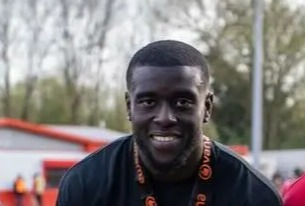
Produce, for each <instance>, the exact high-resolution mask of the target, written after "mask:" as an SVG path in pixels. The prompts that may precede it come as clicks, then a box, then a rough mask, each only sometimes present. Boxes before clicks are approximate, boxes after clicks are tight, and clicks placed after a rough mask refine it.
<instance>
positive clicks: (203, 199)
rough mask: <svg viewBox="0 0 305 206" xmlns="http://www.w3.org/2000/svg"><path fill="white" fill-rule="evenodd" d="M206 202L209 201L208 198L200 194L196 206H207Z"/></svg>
mask: <svg viewBox="0 0 305 206" xmlns="http://www.w3.org/2000/svg"><path fill="white" fill-rule="evenodd" d="M206 201H207V197H206V196H205V195H204V194H198V195H197V202H196V206H205V205H207V204H206V203H207V202H206Z"/></svg>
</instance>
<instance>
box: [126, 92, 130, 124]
mask: <svg viewBox="0 0 305 206" xmlns="http://www.w3.org/2000/svg"><path fill="white" fill-rule="evenodd" d="M125 103H126V109H127V120H129V121H131V110H130V96H129V93H128V92H125Z"/></svg>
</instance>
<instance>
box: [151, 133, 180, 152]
mask: <svg viewBox="0 0 305 206" xmlns="http://www.w3.org/2000/svg"><path fill="white" fill-rule="evenodd" d="M150 139H151V144H152V146H153V148H154V149H156V150H158V151H164V152H165V151H168V152H169V151H176V149H177V147H179V144H180V143H181V138H179V137H178V136H177V135H151V138H150Z"/></svg>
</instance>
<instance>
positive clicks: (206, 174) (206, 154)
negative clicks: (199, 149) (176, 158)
mask: <svg viewBox="0 0 305 206" xmlns="http://www.w3.org/2000/svg"><path fill="white" fill-rule="evenodd" d="M203 144H204V147H203V148H204V149H203V160H202V164H201V166H200V168H199V177H200V178H201V179H202V180H205V181H206V180H209V179H211V177H212V173H213V172H212V168H211V166H210V163H211V150H212V145H211V140H210V139H205V140H204V142H203Z"/></svg>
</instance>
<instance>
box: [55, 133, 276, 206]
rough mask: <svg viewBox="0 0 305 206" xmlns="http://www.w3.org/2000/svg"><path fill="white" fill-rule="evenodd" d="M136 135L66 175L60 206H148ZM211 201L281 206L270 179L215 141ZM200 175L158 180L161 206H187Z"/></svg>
mask: <svg viewBox="0 0 305 206" xmlns="http://www.w3.org/2000/svg"><path fill="white" fill-rule="evenodd" d="M132 142H133V141H132V136H128V137H123V138H120V139H119V140H117V141H115V142H113V143H111V144H109V145H108V146H106V147H104V148H103V149H101V150H99V151H97V152H95V153H93V154H91V155H89V156H88V157H86V158H85V159H84V160H82V161H80V162H79V163H78V164H76V165H75V166H74V167H72V168H71V169H70V170H69V171H68V172H67V173H66V174H65V175H64V177H63V178H62V180H61V183H60V188H59V195H58V199H57V204H56V205H57V206H143V205H144V203H143V201H142V200H141V194H140V190H139V186H138V183H137V182H136V173H135V168H134V162H133V152H132ZM213 158H214V164H213V182H212V189H211V190H213V192H212V194H213V195H212V202H211V204H210V205H208V206H281V205H282V203H281V200H280V198H279V196H278V194H277V192H276V190H275V189H274V188H273V187H272V186H271V185H270V183H269V181H268V180H267V179H266V178H265V177H264V176H262V175H261V174H260V173H259V172H257V171H256V170H255V169H253V168H252V167H251V166H249V165H248V164H247V163H246V162H245V161H244V160H242V159H241V158H240V157H238V156H237V155H235V153H233V152H232V151H231V150H229V149H227V147H225V146H223V145H221V144H220V143H217V142H213ZM195 180H196V178H195V174H194V177H191V178H189V179H187V180H184V181H181V182H160V181H153V182H152V187H153V189H154V193H155V194H154V195H155V197H156V198H157V202H158V206H172V205H175V206H187V205H188V203H189V201H190V198H191V193H192V188H193V185H194V182H195Z"/></svg>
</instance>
